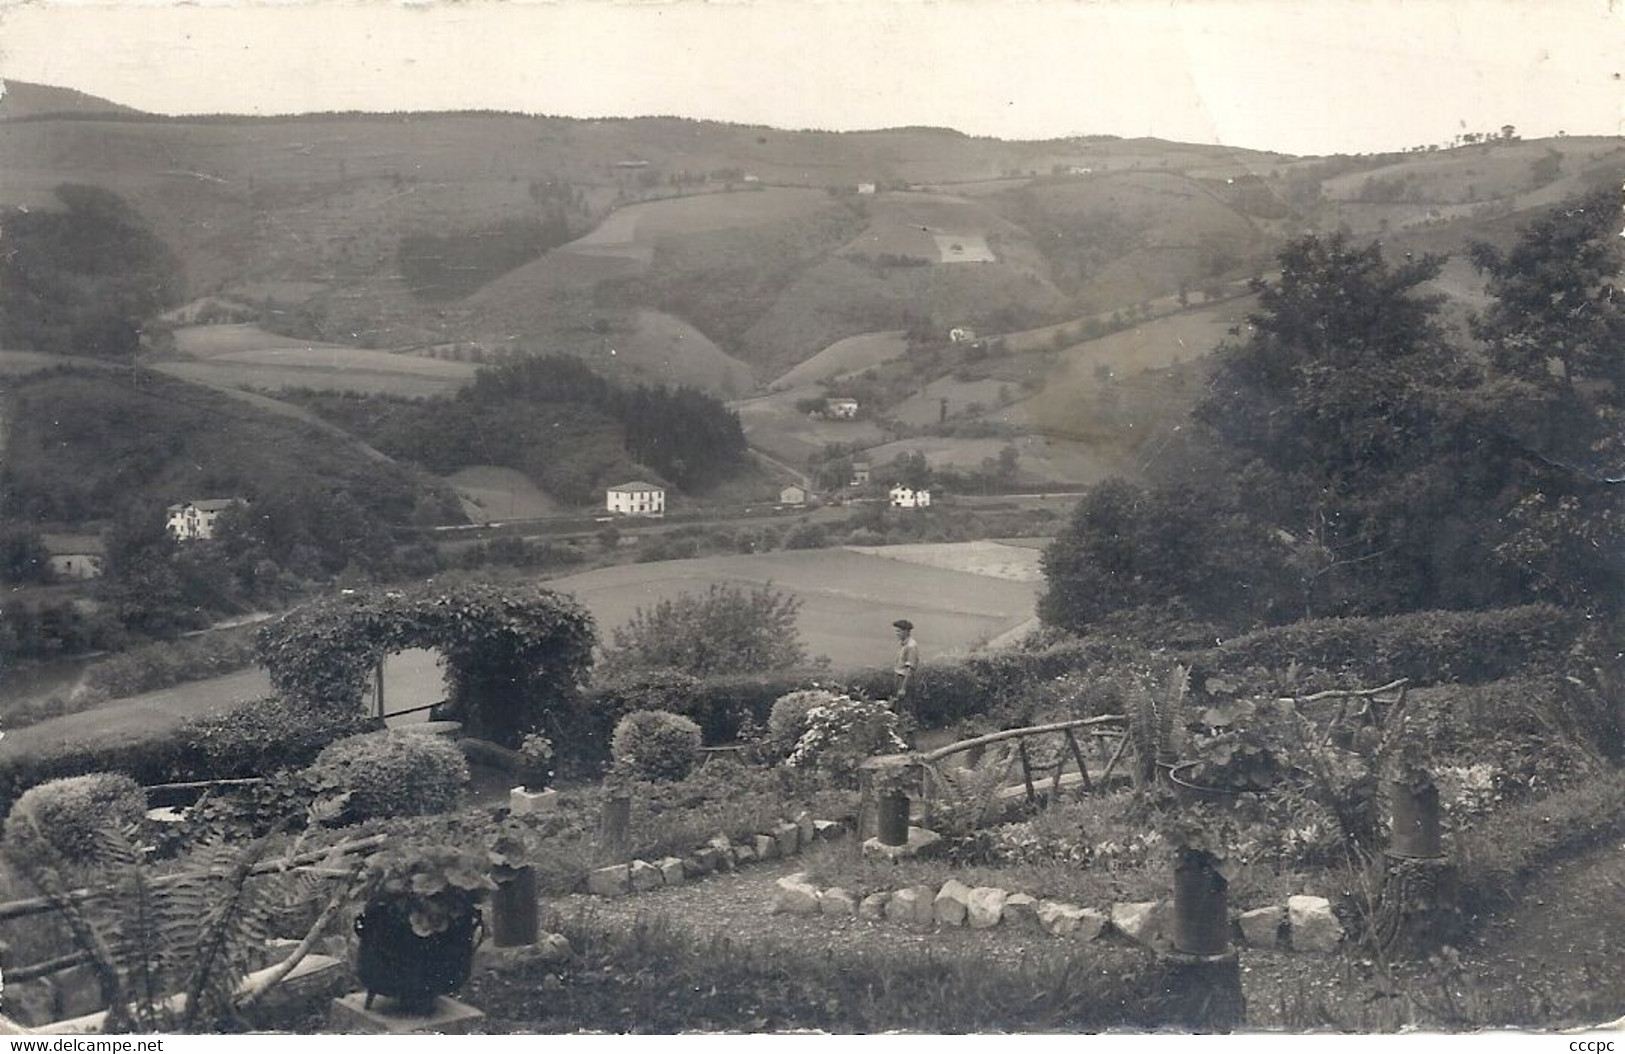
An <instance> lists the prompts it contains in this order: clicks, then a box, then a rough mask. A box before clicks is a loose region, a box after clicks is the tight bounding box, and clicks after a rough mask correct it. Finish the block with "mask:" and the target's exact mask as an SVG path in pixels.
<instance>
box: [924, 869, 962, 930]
mask: <svg viewBox="0 0 1625 1054" xmlns="http://www.w3.org/2000/svg"><path fill="white" fill-rule="evenodd" d="M970 894H971V888H970V887H969V886H967V885H965V883H963V882H961V881H959V879H957V878H950V879H949V880H948V881H946V882H944V883H943V884H942V888H941V889H940V890H938V891H937V895H936V897H935V898H934V899H933V902H932V903H933V907H934V908H935V910H936V918H937V921H938V922H940V923H941V924H942V925H944V926H963V925H964V924H965V917H966V915H967V914H969V911H970Z"/></svg>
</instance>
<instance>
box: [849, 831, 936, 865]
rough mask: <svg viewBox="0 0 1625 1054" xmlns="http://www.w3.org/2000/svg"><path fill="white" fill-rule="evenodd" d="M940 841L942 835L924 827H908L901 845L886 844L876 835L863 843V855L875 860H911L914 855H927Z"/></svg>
mask: <svg viewBox="0 0 1625 1054" xmlns="http://www.w3.org/2000/svg"><path fill="white" fill-rule="evenodd" d="M940 841H942V835H940V834H938V833H937V832H935V831H929V830H926V829H925V828H924V827H910V828H909V829H908V841H906V842H904V843H903V844H902V845H887V844H885V843H884V842H882V841H881V840H880V839H879V838H878V837H876V838H870V839H869V840H867V841H865V842H864V843H863V855H864V856H865V857H869V858H872V859H876V860H887V861H890V862H891V863H894V864H895V863H897V861H899V860H913V859H914V858H916V857H921V856H929V855H930V854H931V852H932V851H933V850H934V849H935V848H936V847H937V843H938V842H940Z"/></svg>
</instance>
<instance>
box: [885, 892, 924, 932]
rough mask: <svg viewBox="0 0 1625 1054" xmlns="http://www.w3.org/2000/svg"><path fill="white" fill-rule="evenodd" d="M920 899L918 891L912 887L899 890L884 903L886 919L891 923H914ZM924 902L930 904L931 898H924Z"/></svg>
mask: <svg viewBox="0 0 1625 1054" xmlns="http://www.w3.org/2000/svg"><path fill="white" fill-rule="evenodd" d="M920 899H921V898H920V891H919V890H918V889H917V888H915V887H913V886H910V887H909V888H908V889H899V890H898V891H897V892H895V893H893V894H892V895H891V897H890V898H889V899H888V900H887V901H886V918H888V919H890V920H891V921H893V922H910V923H911V922H914V921H916V920H917V912H918V909H919V902H920ZM925 902H926V903H927V904H930V903H931V898H930V897H929V896H928V897H926V898H925Z"/></svg>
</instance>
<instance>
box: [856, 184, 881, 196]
mask: <svg viewBox="0 0 1625 1054" xmlns="http://www.w3.org/2000/svg"><path fill="white" fill-rule="evenodd" d="M879 189H880V188H879V187H877V186H876V185H875V184H873V183H859V184H858V193H859V194H863V195H869V194H873V193H874V192H875V191H877V190H879Z"/></svg>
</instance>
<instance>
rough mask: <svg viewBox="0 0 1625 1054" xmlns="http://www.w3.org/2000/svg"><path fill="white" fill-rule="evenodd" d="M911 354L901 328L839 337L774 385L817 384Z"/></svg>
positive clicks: (779, 387)
mask: <svg viewBox="0 0 1625 1054" xmlns="http://www.w3.org/2000/svg"><path fill="white" fill-rule="evenodd" d="M907 353H908V341H907V340H905V339H904V337H903V331H902V330H900V329H897V330H890V331H888V332H885V333H864V334H861V335H859V336H856V337H847V338H846V339H845V340H837V341H836V342H835V343H833V344H831V345H830V346H829V347H827V348H825V349H824V350H823V351H820V352H819V353H818V354H816V355H814V356H813V357H812V358H810V359H808V360H807V361H805V362H803V363H801V364H800V365H799V366H797V367H795V368H794V369H792V370H790V371H788V372H787V373H785V374H784V375H783V376H782V377H780V378H779V379H778V380H776V381H774V382H773V383H772V385H771V387H772V388H774V389H783V388H796V387H800V386H801V385H806V384H816V383H818V382H819V381H821V380H826V379H828V378H830V377H839V376H841V375H842V374H847V373H859V372H862V371H863V370H866V369H868V368H869V367H871V366H879V365H880V364H881V363H884V362H890V361H892V360H893V359H900V358H902V357H903V356H904V355H906V354H907Z"/></svg>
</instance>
